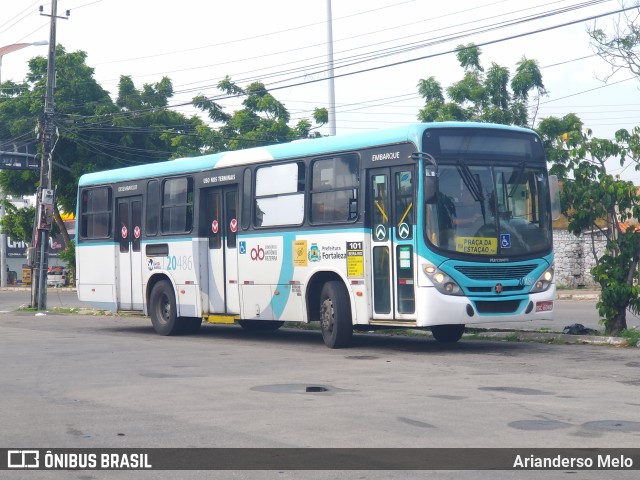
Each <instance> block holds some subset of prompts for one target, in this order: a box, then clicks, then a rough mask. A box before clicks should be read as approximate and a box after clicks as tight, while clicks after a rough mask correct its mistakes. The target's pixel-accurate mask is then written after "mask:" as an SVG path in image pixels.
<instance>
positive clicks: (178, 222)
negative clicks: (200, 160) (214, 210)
mask: <svg viewBox="0 0 640 480" xmlns="http://www.w3.org/2000/svg"><path fill="white" fill-rule="evenodd" d="M161 216H162V218H161V225H162V227H161V228H162V233H187V232H190V231H191V228H192V226H193V179H192V178H191V177H180V178H170V179H167V180H165V181H164V183H163V186H162V215H161Z"/></svg>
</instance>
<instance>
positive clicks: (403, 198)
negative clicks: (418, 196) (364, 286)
mask: <svg viewBox="0 0 640 480" xmlns="http://www.w3.org/2000/svg"><path fill="white" fill-rule="evenodd" d="M368 202H369V204H368V208H369V211H370V212H371V214H370V216H369V221H370V222H371V224H370V227H371V236H372V238H371V251H370V255H371V257H370V261H371V266H372V275H371V279H372V287H373V291H372V305H373V320H379V321H389V322H392V321H393V322H397V321H400V322H402V321H415V319H416V309H415V291H414V282H415V272H414V255H415V251H416V248H415V242H416V239H415V236H416V235H415V228H414V227H415V221H416V214H415V210H416V208H415V205H416V204H415V167H414V166H413V165H406V166H394V167H390V168H376V169H372V170H369V172H368Z"/></svg>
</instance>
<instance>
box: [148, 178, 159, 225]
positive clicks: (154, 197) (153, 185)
mask: <svg viewBox="0 0 640 480" xmlns="http://www.w3.org/2000/svg"><path fill="white" fill-rule="evenodd" d="M159 207H160V182H159V181H158V180H151V181H149V183H148V184H147V219H146V220H147V228H146V232H145V233H146V234H147V236H149V237H154V236H156V235H157V234H158V210H159Z"/></svg>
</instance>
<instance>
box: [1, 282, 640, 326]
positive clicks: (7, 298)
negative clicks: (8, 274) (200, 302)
mask: <svg viewBox="0 0 640 480" xmlns="http://www.w3.org/2000/svg"><path fill="white" fill-rule="evenodd" d="M30 298H31V293H30V291H29V290H27V289H7V290H3V291H0V311H5V312H10V311H14V310H16V309H17V308H19V307H21V306H28V305H29V304H30ZM47 307H48V308H49V309H55V308H80V307H88V308H91V305H88V304H83V303H82V302H80V301H78V297H77V295H76V293H75V292H74V291H73V290H71V289H67V288H49V289H48V290H47ZM599 320H600V316H599V315H598V311H597V310H596V302H595V301H594V300H558V301H556V303H555V319H554V320H553V321H547V320H540V321H536V322H526V323H520V324H512V323H503V322H499V323H498V322H497V323H494V324H482V325H476V326H477V327H479V328H482V327H487V328H523V329H541V328H550V329H551V330H554V331H560V332H561V331H562V329H563V328H564V327H565V326H567V325H571V324H573V323H581V324H582V325H584V326H585V327H588V328H592V329H595V330H598V329H600V330H601V329H602V328H603V327H602V325H600V324H599ZM627 323H628V326H629V327H633V326H638V327H640V319H638V317H636V316H634V315H632V314H631V313H630V312H628V313H627Z"/></svg>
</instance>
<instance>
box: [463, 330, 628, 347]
mask: <svg viewBox="0 0 640 480" xmlns="http://www.w3.org/2000/svg"><path fill="white" fill-rule="evenodd" d="M465 332H466V333H465V336H470V337H474V336H475V337H481V338H493V339H501V340H509V341H516V342H538V343H563V344H568V345H610V346H614V347H633V346H634V345H630V344H629V343H628V342H627V340H626V339H624V338H621V337H609V336H600V335H570V334H567V333H560V332H531V331H526V330H509V331H491V330H482V329H480V328H472V329H466V330H465ZM635 346H636V347H638V348H640V342H639V344H638V345H635Z"/></svg>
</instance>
